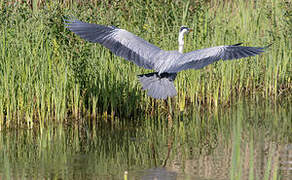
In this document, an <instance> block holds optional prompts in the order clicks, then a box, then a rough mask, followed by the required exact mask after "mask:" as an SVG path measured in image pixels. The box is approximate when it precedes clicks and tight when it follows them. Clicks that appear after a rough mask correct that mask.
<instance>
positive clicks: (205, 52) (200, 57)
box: [167, 43, 268, 72]
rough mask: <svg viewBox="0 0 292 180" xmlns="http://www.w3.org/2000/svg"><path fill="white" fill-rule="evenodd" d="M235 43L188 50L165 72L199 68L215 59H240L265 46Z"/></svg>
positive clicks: (258, 51)
mask: <svg viewBox="0 0 292 180" xmlns="http://www.w3.org/2000/svg"><path fill="white" fill-rule="evenodd" d="M240 45H241V43H239V44H235V45H226V46H216V47H210V48H205V49H199V50H196V51H192V52H188V53H185V54H183V55H181V57H179V59H177V60H176V64H174V65H173V66H172V67H170V68H169V69H168V70H167V72H179V71H182V70H186V69H201V68H203V67H205V66H207V65H209V64H212V63H214V62H216V61H219V60H220V59H222V60H232V59H240V58H244V57H249V56H255V55H257V54H260V53H262V52H264V49H265V48H267V47H268V46H267V47H248V46H240Z"/></svg>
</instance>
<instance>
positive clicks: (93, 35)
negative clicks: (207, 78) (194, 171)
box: [64, 19, 266, 99]
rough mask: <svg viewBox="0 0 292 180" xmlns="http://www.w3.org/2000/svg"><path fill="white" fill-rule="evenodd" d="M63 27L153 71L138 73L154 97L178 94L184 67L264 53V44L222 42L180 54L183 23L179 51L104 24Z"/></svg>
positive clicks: (73, 21)
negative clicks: (249, 44)
mask: <svg viewBox="0 0 292 180" xmlns="http://www.w3.org/2000/svg"><path fill="white" fill-rule="evenodd" d="M64 21H65V24H66V27H67V28H68V29H69V30H71V31H72V32H74V33H75V34H77V35H79V36H80V37H81V38H83V39H85V40H87V41H89V42H93V43H99V44H101V45H103V46H105V47H106V48H108V49H109V50H110V51H112V52H113V53H114V54H116V55H117V56H121V57H123V58H125V59H126V60H128V61H131V62H133V63H135V64H136V65H138V66H140V67H143V68H145V69H152V70H154V71H155V72H152V73H148V74H142V75H138V78H139V81H140V82H141V84H142V88H143V90H147V91H148V92H147V94H148V95H149V96H151V97H153V98H155V99H166V98H167V97H173V96H176V95H177V91H176V89H175V86H174V83H173V81H174V80H175V78H176V75H177V73H178V72H180V71H182V70H186V69H201V68H203V67H205V66H207V65H209V64H211V63H214V62H216V61H219V60H221V59H222V60H231V59H240V58H244V57H248V56H255V55H257V54H260V53H262V52H264V49H265V48H266V47H247V46H241V44H242V43H238V44H234V45H223V46H216V47H210V48H205V49H199V50H195V51H192V52H188V53H183V48H184V35H185V34H187V33H189V32H190V31H191V29H190V28H188V27H185V26H182V27H181V28H180V31H179V35H178V46H179V50H178V51H165V50H162V49H160V48H159V47H157V46H155V45H153V44H151V43H149V42H147V41H145V40H144V39H142V38H140V37H138V36H136V35H134V34H132V33H131V32H128V31H126V30H124V29H120V28H117V27H114V26H104V25H99V24H91V23H85V22H82V21H79V20H77V19H69V20H66V19H65V20H64Z"/></svg>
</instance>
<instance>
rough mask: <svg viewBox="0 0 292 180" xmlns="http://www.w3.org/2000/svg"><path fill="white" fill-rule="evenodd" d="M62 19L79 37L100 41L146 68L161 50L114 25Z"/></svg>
mask: <svg viewBox="0 0 292 180" xmlns="http://www.w3.org/2000/svg"><path fill="white" fill-rule="evenodd" d="M64 21H65V24H66V25H67V26H66V27H67V28H68V29H70V30H71V31H72V32H74V33H75V34H77V35H79V36H80V37H81V38H83V39H85V40H87V41H90V42H94V43H100V44H102V45H103V46H105V47H107V48H108V49H110V50H111V51H112V52H113V53H114V54H116V55H118V56H121V57H123V58H125V59H126V60H129V61H132V62H134V63H135V64H137V65H138V66H141V67H143V68H146V69H153V67H154V60H153V57H154V55H155V54H157V53H158V52H159V51H161V49H160V48H158V47H156V46H154V45H153V44H150V43H149V42H147V41H145V40H143V39H142V38H140V37H138V36H136V35H134V34H132V33H130V32H128V31H126V30H123V29H119V28H116V27H114V26H103V25H98V24H91V23H84V22H82V21H79V20H76V19H74V20H64Z"/></svg>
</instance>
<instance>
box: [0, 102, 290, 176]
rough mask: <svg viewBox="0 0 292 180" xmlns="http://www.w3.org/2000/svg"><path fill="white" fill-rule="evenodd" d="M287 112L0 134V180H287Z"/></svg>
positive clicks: (275, 107)
mask: <svg viewBox="0 0 292 180" xmlns="http://www.w3.org/2000/svg"><path fill="white" fill-rule="evenodd" d="M291 140H292V107H291V104H289V103H279V104H273V103H263V104H261V103H257V104H254V103H252V102H249V103H246V102H238V103H236V104H235V105H233V106H231V107H229V108H220V107H219V108H218V109H214V110H212V111H211V112H202V111H200V112H196V111H194V113H192V114H191V115H190V114H187V115H184V114H183V113H182V114H181V115H180V116H173V118H172V119H170V118H169V117H167V116H165V117H153V118H152V117H151V118H145V119H142V118H141V119H136V120H128V121H127V120H124V121H119V122H117V123H97V124H96V125H95V126H93V125H87V124H86V123H84V125H83V126H79V127H77V126H76V127H75V126H71V127H66V128H64V127H63V126H58V127H48V128H46V129H45V130H42V131H40V130H24V129H18V130H9V131H8V130H5V131H2V132H0V179H84V180H85V179H127V180H132V179H143V180H144V179H145V180H146V179H147V180H148V179H159V180H160V179H167V180H169V179H170V180H171V179H197V180H203V179H208V180H211V179H214V180H215V179H292V144H291Z"/></svg>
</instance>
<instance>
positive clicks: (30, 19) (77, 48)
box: [0, 0, 292, 129]
mask: <svg viewBox="0 0 292 180" xmlns="http://www.w3.org/2000/svg"><path fill="white" fill-rule="evenodd" d="M30 2H31V4H30V3H24V2H22V3H21V2H20V1H15V2H10V3H7V2H4V1H0V3H1V4H0V7H1V14H0V22H1V23H0V24H1V25H0V26H1V27H0V39H1V41H0V42H1V43H0V52H1V54H0V92H1V93H0V109H1V111H0V129H3V128H4V127H12V126H15V125H17V126H27V127H40V129H42V127H44V126H46V125H48V124H50V123H66V122H67V121H72V120H73V119H75V120H76V121H75V122H79V121H78V119H80V117H82V116H86V117H91V118H93V119H99V118H101V117H102V118H103V119H106V120H109V121H114V120H116V119H117V118H133V119H134V118H135V117H137V116H145V115H146V116H153V115H157V114H159V115H163V114H167V113H169V110H170V107H171V110H172V112H178V111H185V113H188V112H192V111H193V109H194V108H202V109H203V108H213V107H215V108H216V107H217V106H218V105H219V104H223V105H229V104H231V103H233V102H234V101H236V100H237V99H238V98H240V97H249V98H251V99H252V100H258V99H259V98H258V97H263V98H264V99H267V100H271V101H273V102H277V101H278V100H281V101H282V100H283V99H284V100H288V101H289V100H291V90H292V82H291V77H292V72H291V69H292V65H291V54H292V52H291V46H292V43H291V34H292V33H291V28H290V27H291V21H290V20H291V3H290V2H289V1H280V0H268V1H266V0H259V1H247V2H245V1H239V0H234V1H223V2H220V3H219V2H218V1H203V0H202V1H195V2H193V1H141V2H137V1H116V2H112V1H111V2H107V1H98V2H94V3H93V2H92V1H59V2H57V1H50V2H45V1H30ZM70 15H74V16H75V17H77V18H79V19H81V20H83V21H87V22H92V23H99V24H108V25H115V26H118V27H120V28H124V29H127V30H129V31H131V32H133V33H135V34H137V35H138V36H140V37H142V38H144V39H146V40H148V41H149V42H151V43H153V44H155V45H157V46H159V47H161V48H162V49H165V50H175V49H177V32H178V29H179V27H180V26H181V25H182V24H184V25H188V26H189V27H191V28H193V29H194V32H193V33H190V34H189V36H188V37H187V38H186V45H185V46H186V51H192V50H194V49H199V48H205V47H209V46H216V45H222V44H235V43H238V42H244V43H245V45H248V46H265V45H268V44H270V43H272V44H273V45H272V46H271V47H270V49H269V50H268V51H267V52H266V53H264V54H263V55H260V56H257V57H252V58H246V59H244V60H237V61H225V62H218V63H215V64H213V65H210V66H207V67H205V68H204V69H202V70H197V71H194V70H188V71H184V72H181V73H179V75H178V77H177V79H176V81H175V83H176V87H177V90H178V96H177V97H175V98H173V99H172V102H171V101H168V103H166V102H164V101H160V100H153V99H151V98H150V97H148V96H147V95H146V93H145V92H144V91H142V90H141V86H140V84H139V83H138V80H137V77H136V75H138V74H142V73H145V72H146V70H144V69H142V68H139V67H137V66H135V65H134V64H132V63H129V62H126V61H125V60H123V59H122V58H119V57H117V56H114V55H113V54H112V53H111V52H109V50H107V49H105V48H104V47H101V46H100V45H98V44H91V43H88V42H85V41H84V40H82V39H80V38H79V37H77V36H76V35H74V34H73V33H71V32H69V31H68V30H67V29H65V27H64V24H63V20H62V18H63V17H65V16H70ZM147 72H148V71H147ZM170 105H171V106H170ZM71 117H73V118H71ZM97 117H99V118H97Z"/></svg>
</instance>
